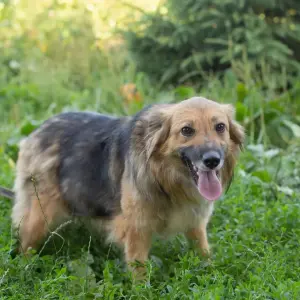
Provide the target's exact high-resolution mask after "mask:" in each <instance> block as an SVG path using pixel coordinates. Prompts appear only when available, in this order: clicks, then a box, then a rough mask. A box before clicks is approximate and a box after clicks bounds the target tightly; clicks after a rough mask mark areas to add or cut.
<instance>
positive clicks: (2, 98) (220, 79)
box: [0, 0, 300, 188]
mask: <svg viewBox="0 0 300 300" xmlns="http://www.w3.org/2000/svg"><path fill="white" fill-rule="evenodd" d="M0 36H1V38H0V53H1V55H0V65H1V67H0V109H1V110H0V111H1V113H0V122H1V129H0V130H1V136H0V137H1V151H2V153H3V154H4V155H5V157H6V158H8V159H9V161H11V164H12V165H13V163H14V161H15V159H16V153H17V142H18V140H19V139H20V138H21V137H22V136H24V135H25V136H26V135H27V134H29V133H30V132H31V131H32V130H33V129H34V128H35V127H36V126H38V125H39V124H40V122H41V121H43V120H45V119H46V118H48V117H50V116H51V115H53V114H55V113H59V112H62V111H66V110H95V111H101V112H104V113H110V114H116V115H123V114H134V113H135V112H136V111H138V110H139V109H141V108H142V107H143V106H144V105H147V104H149V103H154V102H155V103H156V102H174V101H180V100H182V99H185V98H188V97H191V96H194V95H202V96H206V97H208V98H211V99H214V100H216V101H219V102H231V103H233V104H234V105H235V106H236V118H237V120H238V121H240V122H241V123H242V124H243V125H244V126H245V127H246V129H247V144H248V150H249V152H247V154H248V155H253V157H252V159H250V160H249V162H248V163H247V164H246V165H245V166H244V167H245V171H247V172H250V173H251V172H252V171H253V172H254V175H255V176H258V178H259V179H260V180H263V181H266V180H267V181H269V182H271V181H272V179H274V176H277V175H276V174H277V173H276V168H277V167H275V170H273V169H272V167H274V164H272V165H271V166H269V167H270V168H271V169H268V166H266V165H265V164H267V162H268V160H271V159H272V160H273V158H275V157H278V161H279V162H278V163H280V164H281V163H282V154H285V156H286V157H288V158H289V160H293V157H295V156H296V155H299V153H298V152H297V151H299V138H300V126H299V124H300V78H299V70H300V50H299V49H300V48H299V47H300V2H299V1H297V0H289V1H280V0H278V1H276V0H266V1H257V0H239V1H236V0H226V1H225V0H224V1H223V0H210V1H208V0H186V1H181V0H165V1H158V0H155V1H147V0H128V1H117V0H89V1H83V0H56V1H54V0H44V1H35V0H24V1H23V0H4V1H3V0H2V1H0ZM267 150H271V151H267ZM294 152H296V154H293V153H294ZM287 153H291V155H292V156H290V157H289V156H287ZM295 163H296V164H297V163H298V162H297V161H295V162H293V161H291V162H290V161H289V165H290V164H291V166H290V167H289V168H286V171H288V170H287V169H290V173H291V174H290V176H291V178H293V183H294V182H295V181H297V184H295V185H296V187H299V184H300V180H299V174H298V173H297V174H294V172H296V167H295V165H294V164H295ZM260 168H261V169H260ZM283 177H284V178H282V179H281V181H283V182H284V181H285V177H286V174H285V175H284V176H283ZM278 180H279V178H277V177H276V182H278V184H279V185H283V186H285V183H282V182H281V181H278ZM290 184H291V183H290ZM290 188H292V187H290Z"/></svg>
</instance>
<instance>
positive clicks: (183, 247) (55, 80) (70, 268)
mask: <svg viewBox="0 0 300 300" xmlns="http://www.w3.org/2000/svg"><path fill="white" fill-rule="evenodd" d="M66 2H68V1H66ZM0 11H1V10H0ZM8 12H10V11H9V10H8V11H7V14H6V15H5V18H8V19H12V16H11V15H9V14H8ZM2 18H3V19H4V16H3V15H2ZM82 20H84V19H80V18H79V19H78V23H74V24H69V23H68V24H64V25H63V26H65V27H63V28H64V29H65V30H66V32H64V34H66V37H65V41H66V42H65V43H59V41H58V40H57V36H56V31H53V30H52V28H51V22H49V23H47V20H46V19H45V20H43V21H41V20H39V22H42V25H43V26H44V27H43V26H42V25H41V24H40V26H41V27H38V28H41V29H40V31H38V32H35V31H34V30H33V27H28V26H29V25H28V24H27V25H26V26H27V27H28V28H29V29H30V30H31V31H30V30H29V29H28V28H27V27H26V26H25V25H24V26H25V27H26V28H27V29H28V31H26V32H25V31H24V32H25V33H24V32H23V33H22V34H20V33H18V34H16V33H15V32H11V31H8V30H7V31H6V32H9V33H10V34H11V35H7V36H6V37H5V38H6V39H5V41H10V42H9V43H8V44H5V43H4V44H5V45H4V44H3V45H4V46H3V45H2V50H3V51H4V52H3V53H4V55H3V56H2V57H1V58H0V63H1V71H0V185H1V186H6V187H12V186H13V181H14V175H15V162H16V158H17V151H18V142H19V140H20V139H21V138H22V137H24V136H27V135H28V134H29V133H30V132H31V131H32V130H33V129H34V128H36V127H37V126H38V125H39V124H40V123H41V122H42V121H43V120H45V119H47V118H48V117H50V116H52V115H53V114H56V113H59V112H62V111H70V110H92V111H98V112H103V113H108V114H112V115H132V114H134V113H136V112H137V111H138V110H139V109H140V108H142V107H143V106H144V105H148V104H151V103H169V102H177V101H180V100H182V99H185V98H188V97H191V96H194V95H202V96H205V97H208V98H211V99H214V100H216V101H219V102H224V103H232V104H234V105H235V107H236V110H237V111H236V117H237V119H238V121H239V122H241V123H242V124H243V125H244V126H245V127H246V129H247V140H246V145H245V149H244V151H243V153H242V154H241V158H240V161H239V164H238V167H237V170H236V172H235V178H234V181H233V183H232V185H231V187H230V189H229V190H228V192H227V193H226V194H225V195H224V196H223V197H222V198H221V199H220V200H219V201H217V202H216V205H215V212H214V214H213V216H212V219H211V222H210V224H209V227H208V235H209V241H210V244H211V248H212V261H211V263H208V262H207V261H206V260H205V259H202V258H201V257H200V256H199V255H198V254H197V252H196V251H195V250H194V249H193V248H191V247H190V246H189V245H188V243H187V242H186V240H185V239H184V237H183V236H181V235H178V236H175V237H172V238H170V239H168V240H162V239H160V238H155V240H154V243H153V247H152V249H151V255H150V260H149V262H148V263H147V280H146V281H144V282H133V281H132V279H131V276H130V274H129V273H128V272H126V269H125V265H124V261H123V258H122V252H121V251H119V249H117V248H116V247H115V246H114V245H106V244H104V238H103V237H101V236H96V235H94V234H92V233H90V232H88V231H87V230H86V229H85V228H84V226H83V225H82V224H81V223H80V222H73V223H70V224H65V226H64V228H61V230H60V231H59V236H55V237H51V238H50V239H49V240H47V241H46V244H45V245H44V247H43V252H42V253H39V252H38V253H36V254H35V255H33V257H32V258H30V259H26V258H25V257H23V256H16V257H15V258H12V256H11V255H10V251H11V250H12V249H13V248H14V246H15V244H16V239H15V236H14V235H13V233H12V229H11V221H10V214H11V207H12V203H11V202H10V201H9V200H7V199H5V198H1V197H0V208H1V209H0V216H1V217H0V298H1V299H172V300H173V299H243V300H244V299H288V300H290V299H300V259H299V246H300V245H299V244H300V203H299V196H300V162H299V156H300V127H299V125H298V124H299V122H300V112H299V102H300V84H299V82H300V81H299V78H297V77H295V78H293V81H292V84H291V86H292V87H291V89H289V90H282V89H281V90H278V89H277V87H276V86H274V84H273V83H274V81H272V79H274V77H275V76H277V78H276V79H277V80H278V76H279V75H276V74H271V73H270V74H268V75H269V76H266V78H267V79H266V78H265V79H261V82H259V83H258V82H257V81H255V80H253V78H256V77H255V76H254V73H252V71H253V70H252V66H251V65H249V64H245V65H244V68H245V69H244V73H245V74H249V76H248V77H245V78H244V79H243V80H241V78H240V77H239V76H237V74H236V72H235V70H234V69H229V70H227V72H225V75H224V76H222V78H220V77H218V76H208V77H207V79H206V80H205V83H203V84H201V85H199V86H190V85H178V86H175V87H174V86H172V87H164V88H161V87H158V86H157V85H155V84H153V83H152V82H151V80H150V79H149V78H148V77H147V76H146V75H145V74H143V73H140V72H137V71H136V66H135V64H134V62H132V61H129V60H128V53H127V51H126V49H124V48H123V47H121V48H119V46H118V45H117V46H115V47H116V48H109V49H107V44H106V45H105V46H103V45H102V44H101V45H99V41H98V40H97V41H96V43H95V42H94V41H92V42H91V40H93V38H92V37H91V36H89V35H88V34H82V32H80V34H79V35H78V34H77V33H75V34H74V35H72V34H73V33H72V32H73V31H72V30H71V29H74V30H75V31H76V28H77V27H76V26H77V25H78V24H79V25H78V27H80V28H82V26H83V25H82V23H80V22H81V21H82ZM24 22H25V21H24ZM43 22H44V23H43ZM22 24H23V23H22ZM72 26H74V28H73V27H72ZM70 28H71V29H70ZM69 29H70V31H69V32H68V30H69ZM77 29H78V28H77ZM10 30H11V29H10ZM82 30H83V32H85V31H84V30H85V27H84V26H83V29H82ZM0 32H1V31H0ZM28 32H29V33H31V34H32V36H31V37H30V35H28ZM42 32H44V33H45V34H44V35H43V34H42ZM87 32H89V31H87ZM76 37H77V38H76ZM114 42H115V40H114ZM91 44H92V45H93V47H92V46H91V47H86V45H91ZM74 47H75V48H76V49H77V50H78V49H79V50H80V51H75V50H74ZM110 47H112V46H110ZM276 82H277V81H276ZM125 83H134V84H135V85H136V87H137V90H138V92H139V93H140V98H139V99H137V98H133V99H131V98H130V99H127V98H126V96H124V95H122V92H121V87H122V85H124V84H125ZM283 85H284V84H283ZM54 246H55V247H54Z"/></svg>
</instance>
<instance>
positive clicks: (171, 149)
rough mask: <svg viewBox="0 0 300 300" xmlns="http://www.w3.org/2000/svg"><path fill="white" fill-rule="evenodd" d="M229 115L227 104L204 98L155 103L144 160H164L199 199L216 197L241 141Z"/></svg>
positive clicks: (231, 111)
mask: <svg viewBox="0 0 300 300" xmlns="http://www.w3.org/2000/svg"><path fill="white" fill-rule="evenodd" d="M233 117H234V108H233V107H232V106H231V105H228V104H219V103H216V102H214V101H211V100H207V99H205V98H198V97H195V98H191V99H188V100H185V101H182V102H180V103H178V104H172V105H169V106H161V107H160V106H157V107H156V109H155V110H154V111H153V112H152V113H150V114H149V119H148V131H147V139H146V140H147V141H146V150H147V156H148V159H150V160H156V161H158V162H159V161H162V160H163V161H168V162H169V164H172V166H174V168H175V169H176V172H180V173H181V174H184V175H185V176H186V177H189V180H191V181H192V182H193V183H194V186H195V187H196V188H197V190H198V192H199V193H200V195H201V196H202V197H203V198H205V199H207V200H216V199H218V198H219V197H220V196H221V194H222V190H223V187H224V186H226V185H228V183H229V182H230V181H231V177H232V176H233V170H234V166H235V161H236V157H237V155H238V153H239V151H240V149H241V147H242V144H243V140H244V130H243V128H242V126H240V125H239V124H238V123H237V122H236V121H234V119H233Z"/></svg>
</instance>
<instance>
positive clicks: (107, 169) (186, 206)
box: [12, 97, 244, 263]
mask: <svg viewBox="0 0 300 300" xmlns="http://www.w3.org/2000/svg"><path fill="white" fill-rule="evenodd" d="M233 114H234V109H233V107H232V106H231V105H225V104H218V103H216V102H213V101H211V100H207V99H204V98H196V97H195V98H191V99H188V100H185V101H182V102H180V103H178V104H170V105H153V106H151V107H147V108H145V109H143V110H142V111H141V112H139V113H138V114H136V115H135V116H133V117H124V118H112V117H108V116H104V115H100V114H96V113H87V112H74V113H63V114H60V115H57V116H55V117H53V118H51V119H49V120H48V121H46V122H45V123H44V124H43V125H42V126H41V127H40V128H39V129H37V130H36V131H35V132H33V133H32V134H31V135H30V136H29V137H28V138H27V139H25V140H24V141H23V142H22V143H21V146H20V153H19V158H18V162H17V177H16V182H15V193H16V194H15V203H14V207H13V213H12V220H13V224H14V226H15V228H18V229H19V230H18V232H19V237H20V241H21V245H20V250H22V251H27V249H28V248H30V247H32V248H37V247H38V246H39V245H40V243H41V242H42V241H43V239H44V238H45V237H46V236H47V234H48V233H49V230H52V229H53V228H54V227H55V226H58V225H60V224H61V223H62V222H63V221H64V220H66V219H68V218H71V217H73V216H86V217H90V218H92V220H93V222H94V223H95V224H96V225H97V226H101V228H102V229H103V230H104V231H106V232H107V234H108V237H109V240H112V241H114V242H117V243H118V244H120V245H121V246H123V247H124V251H125V258H126V261H127V263H131V262H134V261H136V260H137V261H140V262H142V263H143V262H145V260H147V258H148V253H149V249H150V246H151V238H152V236H153V235H154V234H162V235H170V234H173V233H178V232H184V233H185V234H186V236H187V237H188V238H189V239H192V240H194V241H196V243H197V245H198V247H199V249H200V250H201V252H202V253H203V254H206V253H208V252H209V245H208V241H207V235H206V225H207V223H208V221H209V218H210V216H211V214H212V211H213V205H214V200H216V199H218V198H219V197H220V196H221V194H222V191H223V189H224V187H226V186H227V185H228V184H229V182H230V180H231V178H232V176H233V171H234V167H235V164H236V159H237V156H238V154H239V151H240V147H241V145H242V143H243V139H244V131H243V128H242V127H241V126H240V125H239V124H237V123H236V122H235V121H234V120H233Z"/></svg>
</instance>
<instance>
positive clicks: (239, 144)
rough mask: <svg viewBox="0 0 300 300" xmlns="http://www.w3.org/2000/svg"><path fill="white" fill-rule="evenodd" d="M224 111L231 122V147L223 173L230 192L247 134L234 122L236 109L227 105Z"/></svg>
mask: <svg viewBox="0 0 300 300" xmlns="http://www.w3.org/2000/svg"><path fill="white" fill-rule="evenodd" d="M224 109H225V112H226V114H227V116H228V120H229V136H230V140H231V145H230V146H229V149H230V150H229V151H228V153H227V155H226V160H225V163H224V168H223V171H222V178H223V180H224V184H225V185H226V186H227V190H228V189H229V187H230V184H231V181H232V179H233V175H234V168H235V165H236V160H237V157H238V154H239V152H240V150H241V149H242V148H243V143H244V139H245V133H244V128H243V127H242V126H241V125H240V124H238V123H237V122H236V121H235V120H234V115H235V109H234V107H233V106H232V105H230V104H229V105H228V104H227V105H224Z"/></svg>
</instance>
